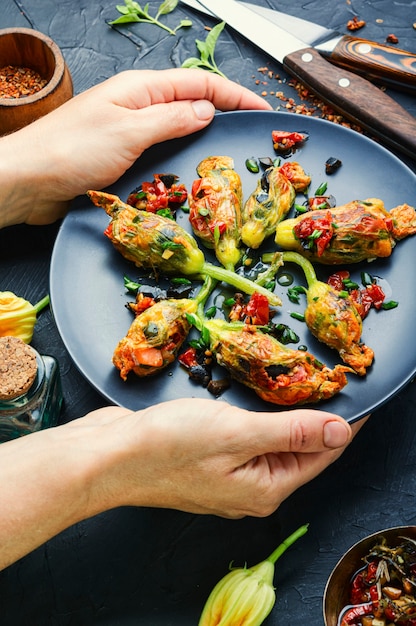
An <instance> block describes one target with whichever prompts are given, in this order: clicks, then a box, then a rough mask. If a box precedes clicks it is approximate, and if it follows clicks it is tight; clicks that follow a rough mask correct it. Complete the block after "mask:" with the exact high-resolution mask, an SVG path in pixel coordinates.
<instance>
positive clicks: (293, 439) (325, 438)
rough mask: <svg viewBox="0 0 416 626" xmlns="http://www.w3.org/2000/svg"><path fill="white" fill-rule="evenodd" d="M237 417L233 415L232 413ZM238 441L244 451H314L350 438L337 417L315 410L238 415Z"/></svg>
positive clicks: (334, 446) (339, 445) (341, 445)
mask: <svg viewBox="0 0 416 626" xmlns="http://www.w3.org/2000/svg"><path fill="white" fill-rule="evenodd" d="M235 417H237V415H235ZM239 420H240V431H239V432H240V443H241V449H244V450H245V453H246V454H249V455H250V454H251V455H252V456H253V457H254V456H256V455H261V454H267V453H275V452H283V453H284V452H292V453H315V452H325V451H330V450H339V449H342V448H344V447H345V446H346V445H347V444H348V443H349V442H350V441H351V439H352V430H351V427H350V425H349V424H348V423H347V422H346V421H345V420H344V419H343V418H341V417H339V416H337V415H334V414H332V413H327V412H325V411H320V410H317V409H313V410H312V409H292V410H290V411H282V412H276V413H257V414H256V415H254V414H252V413H249V412H247V413H245V414H244V417H243V416H242V415H241V414H240V416H239Z"/></svg>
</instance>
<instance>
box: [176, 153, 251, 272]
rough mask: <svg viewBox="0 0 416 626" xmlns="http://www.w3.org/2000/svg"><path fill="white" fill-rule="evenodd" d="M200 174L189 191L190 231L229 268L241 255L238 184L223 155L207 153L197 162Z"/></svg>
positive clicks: (230, 159) (235, 263)
mask: <svg viewBox="0 0 416 626" xmlns="http://www.w3.org/2000/svg"><path fill="white" fill-rule="evenodd" d="M197 172H198V174H199V176H200V178H199V179H198V180H195V181H194V182H193V185H192V191H191V193H190V194H189V198H188V201H189V208H190V213H189V221H190V223H191V226H192V229H193V231H194V234H195V235H196V236H197V237H199V238H200V239H201V241H202V242H203V243H204V245H205V246H207V248H212V249H214V252H215V255H216V257H217V259H218V261H219V262H220V263H221V265H223V266H224V267H226V268H227V269H230V270H233V269H234V268H235V266H236V265H237V264H238V262H239V261H240V258H241V254H242V252H241V250H240V247H239V246H240V240H241V202H242V184H241V179H240V176H239V175H238V174H237V172H236V171H235V169H234V161H233V159H232V158H231V157H227V156H211V157H208V158H206V159H204V160H203V161H201V163H199V165H198V167H197Z"/></svg>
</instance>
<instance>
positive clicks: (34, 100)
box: [0, 28, 73, 135]
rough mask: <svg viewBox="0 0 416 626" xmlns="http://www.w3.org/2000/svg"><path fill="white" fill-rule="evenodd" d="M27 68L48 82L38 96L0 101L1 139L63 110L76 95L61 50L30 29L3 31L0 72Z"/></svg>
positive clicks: (0, 37) (44, 36)
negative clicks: (57, 109) (56, 111)
mask: <svg viewBox="0 0 416 626" xmlns="http://www.w3.org/2000/svg"><path fill="white" fill-rule="evenodd" d="M9 65H10V66H13V67H25V68H30V69H31V70H34V71H35V72H37V73H38V74H39V75H40V76H41V78H43V79H45V80H46V81H47V83H46V85H45V86H44V87H43V88H42V89H40V90H39V91H37V92H36V93H34V94H32V95H28V96H23V97H20V98H10V97H0V135H4V134H6V133H10V132H13V131H15V130H18V129H19V128H22V127H23V126H26V125H27V124H30V123H31V122H33V121H34V120H36V119H38V118H39V117H42V116H43V115H45V114H46V113H49V112H50V111H52V110H53V109H56V107H58V106H60V105H61V104H63V103H64V102H66V101H67V100H69V99H70V98H71V97H72V95H73V87H72V78H71V75H70V73H69V70H68V68H67V66H66V63H65V60H64V58H63V56H62V53H61V51H60V49H59V47H58V46H57V45H56V43H55V42H54V41H52V39H50V38H49V37H47V36H46V35H44V34H43V33H40V32H38V31H36V30H32V29H30V28H4V29H1V30H0V68H3V67H7V66H9Z"/></svg>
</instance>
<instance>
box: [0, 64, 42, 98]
mask: <svg viewBox="0 0 416 626" xmlns="http://www.w3.org/2000/svg"><path fill="white" fill-rule="evenodd" d="M47 82H48V81H47V80H46V79H44V78H42V77H41V75H40V74H38V72H35V70H32V69H30V68H29V67H16V66H14V65H6V66H4V67H2V68H0V98H14V99H16V98H25V97H27V96H32V95H33V94H34V93H37V92H38V91H40V90H41V89H43V87H45V85H46V84H47Z"/></svg>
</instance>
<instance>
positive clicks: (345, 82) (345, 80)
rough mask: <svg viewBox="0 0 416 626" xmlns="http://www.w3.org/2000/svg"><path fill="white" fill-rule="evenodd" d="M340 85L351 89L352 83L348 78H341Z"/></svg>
mask: <svg viewBox="0 0 416 626" xmlns="http://www.w3.org/2000/svg"><path fill="white" fill-rule="evenodd" d="M338 85H339V86H340V87H349V86H350V81H349V79H348V78H340V79H339V81H338Z"/></svg>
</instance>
